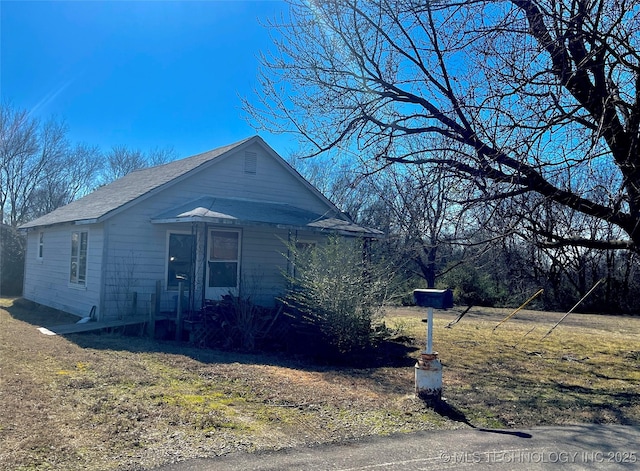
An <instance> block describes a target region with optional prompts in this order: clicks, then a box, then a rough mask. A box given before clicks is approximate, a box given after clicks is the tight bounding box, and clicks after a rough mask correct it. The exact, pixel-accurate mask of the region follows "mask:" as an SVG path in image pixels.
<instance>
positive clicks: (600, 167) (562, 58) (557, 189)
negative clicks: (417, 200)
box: [245, 0, 640, 252]
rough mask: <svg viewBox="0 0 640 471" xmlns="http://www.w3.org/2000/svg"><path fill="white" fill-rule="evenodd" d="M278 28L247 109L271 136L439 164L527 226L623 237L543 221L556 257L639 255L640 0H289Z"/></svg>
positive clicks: (313, 151) (320, 148)
mask: <svg viewBox="0 0 640 471" xmlns="http://www.w3.org/2000/svg"><path fill="white" fill-rule="evenodd" d="M271 26H273V27H275V28H277V32H278V35H274V37H275V38H276V39H275V41H276V45H277V52H276V53H275V54H273V55H271V56H265V57H263V59H262V60H263V69H262V75H261V81H260V90H259V92H260V97H261V102H259V103H257V104H256V103H253V104H251V103H249V102H245V108H246V109H247V110H248V111H249V112H250V113H251V115H252V116H253V117H254V118H255V120H256V125H257V126H262V127H264V128H267V129H269V130H272V131H290V132H291V131H292V132H295V133H297V134H298V135H299V136H301V137H302V138H303V139H304V141H305V142H306V143H307V144H309V146H310V147H309V148H308V154H309V155H317V154H320V153H323V152H327V151H336V150H337V151H340V152H345V151H350V152H358V153H361V154H364V155H367V156H369V157H370V158H371V159H381V160H386V161H392V162H401V163H413V164H425V163H429V164H435V165H438V166H441V167H442V168H445V169H446V170H447V171H449V172H452V173H453V174H456V175H459V176H461V177H464V178H466V179H468V180H469V181H471V182H473V183H474V185H475V192H474V193H475V194H474V195H472V197H473V198H474V199H475V200H477V201H478V200H483V201H486V202H491V201H495V200H496V199H499V198H510V199H511V200H512V205H511V209H512V211H517V212H518V214H519V217H522V218H525V216H529V218H530V219H531V216H532V215H542V214H544V208H545V206H546V207H547V208H551V210H552V211H555V209H556V208H569V209H570V210H571V211H572V212H575V213H580V214H582V215H583V216H584V217H586V218H589V219H592V220H595V221H603V222H605V223H606V225H613V226H615V227H617V228H619V229H620V231H621V234H620V235H621V237H620V238H618V237H617V236H618V234H615V232H611V231H606V230H605V231H596V233H595V234H594V233H591V232H585V231H582V230H572V231H570V232H566V231H565V229H566V227H565V226H564V225H560V226H555V225H549V227H544V224H543V221H542V222H541V220H533V221H530V224H528V225H527V226H526V227H527V229H528V230H529V231H532V232H533V233H534V234H537V235H538V236H540V237H543V238H544V240H545V242H546V244H547V245H548V246H552V245H558V246H562V245H567V244H569V245H579V246H585V247H591V248H608V249H610V248H614V249H615V248H623V249H630V250H633V251H636V252H637V251H640V155H639V151H638V144H639V139H640V102H639V97H640V80H639V79H638V77H640V53H639V52H638V40H639V39H640V34H639V28H640V4H639V3H638V1H636V0H510V1H509V0H503V1H489V0H486V1H485V0H461V1H453V2H444V1H434V2H424V1H420V2H418V1H415V0H370V1H359V0H316V1H313V2H307V1H303V0H290V11H289V15H288V17H286V18H283V19H281V20H280V21H275V22H273V23H272V24H271ZM416 136H420V137H421V141H420V142H421V144H422V147H420V148H417V147H416V146H415V145H414V143H415V139H416ZM435 137H444V138H445V139H446V140H447V141H448V142H451V143H453V144H452V145H451V147H452V148H453V149H454V150H455V151H456V153H455V155H452V154H443V153H442V148H441V147H440V145H439V143H440V142H442V140H441V139H440V140H438V139H435ZM430 138H434V139H433V140H432V141H430ZM443 155H446V157H443ZM594 176H595V178H594ZM604 177H606V178H604ZM604 179H608V180H609V181H610V182H611V184H610V185H609V186H607V187H606V188H602V187H601V186H600V185H601V183H600V182H601V181H603V180H604ZM518 195H527V196H531V195H539V198H534V201H536V202H537V203H538V206H537V207H536V208H535V209H536V211H535V212H528V210H529V208H528V207H526V206H525V207H523V206H521V205H519V204H518V203H519V202H521V201H528V200H529V199H528V198H520V199H518V198H516V197H517V196H518ZM523 221H524V219H523ZM522 227H525V225H524V224H523V225H522ZM572 227H573V226H572ZM589 227H594V226H593V225H592V224H589ZM547 229H549V230H547ZM612 236H614V237H615V238H612Z"/></svg>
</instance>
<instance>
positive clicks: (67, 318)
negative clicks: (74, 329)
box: [3, 298, 80, 327]
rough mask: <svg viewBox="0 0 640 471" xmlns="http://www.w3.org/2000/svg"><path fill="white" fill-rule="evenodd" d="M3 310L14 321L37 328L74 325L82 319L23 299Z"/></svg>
mask: <svg viewBox="0 0 640 471" xmlns="http://www.w3.org/2000/svg"><path fill="white" fill-rule="evenodd" d="M3 309H4V310H5V311H7V312H8V313H9V315H11V317H13V318H14V319H16V320H19V321H22V322H26V323H28V324H31V325H34V326H36V327H51V326H55V325H64V324H73V323H75V322H78V320H79V319H80V317H78V316H74V315H73V314H69V313H68V312H64V311H60V310H58V309H53V308H50V307H47V306H43V305H41V304H37V303H34V302H31V301H27V300H26V299H23V298H16V299H14V300H13V302H12V303H11V304H10V305H9V306H6V307H4V308H3Z"/></svg>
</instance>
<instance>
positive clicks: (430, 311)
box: [426, 306, 433, 354]
mask: <svg viewBox="0 0 640 471" xmlns="http://www.w3.org/2000/svg"><path fill="white" fill-rule="evenodd" d="M427 312H428V314H427V352H426V353H429V354H431V353H433V308H432V307H431V306H429V308H428V311H427Z"/></svg>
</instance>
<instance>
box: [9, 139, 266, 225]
mask: <svg viewBox="0 0 640 471" xmlns="http://www.w3.org/2000/svg"><path fill="white" fill-rule="evenodd" d="M255 139H260V138H259V137H257V136H254V137H250V138H247V139H243V140H242V141H239V142H236V143H234V144H230V145H227V146H224V147H219V148H217V149H214V150H210V151H209V152H204V153H202V154H197V155H194V156H192V157H187V158H185V159H180V160H175V161H173V162H169V163H166V164H164V165H158V166H155V167H149V168H143V169H140V170H135V171H133V172H131V173H129V174H127V175H126V176H124V177H122V178H120V179H118V180H115V181H114V182H112V183H109V184H108V185H105V186H103V187H101V188H98V189H97V190H96V191H94V192H93V193H90V194H88V195H87V196H84V197H83V198H80V199H78V200H76V201H73V202H71V203H69V204H68V205H66V206H62V207H60V208H58V209H56V210H54V211H52V212H50V213H48V214H45V215H44V216H42V217H39V218H37V219H34V220H33V221H30V222H28V223H26V224H23V225H22V226H20V228H21V229H28V228H30V227H40V226H49V225H52V224H62V223H69V222H77V221H83V222H99V221H100V220H102V219H104V218H105V217H107V216H108V215H110V214H111V213H113V212H114V211H116V210H118V209H121V208H123V207H124V206H126V205H128V204H130V203H132V202H134V201H135V200H137V199H138V198H141V197H144V196H146V195H150V194H152V193H154V192H155V191H157V190H159V189H160V188H162V187H164V186H165V185H168V184H172V183H174V182H175V181H176V180H178V179H179V178H180V177H182V176H184V175H186V174H188V173H190V172H192V171H194V170H195V169H197V168H198V167H201V166H202V165H205V164H207V163H208V162H211V161H212V160H214V159H216V158H219V157H221V156H222V155H224V154H226V153H227V152H229V151H231V150H233V149H235V148H237V147H239V146H241V145H242V144H245V143H247V142H249V141H252V140H255Z"/></svg>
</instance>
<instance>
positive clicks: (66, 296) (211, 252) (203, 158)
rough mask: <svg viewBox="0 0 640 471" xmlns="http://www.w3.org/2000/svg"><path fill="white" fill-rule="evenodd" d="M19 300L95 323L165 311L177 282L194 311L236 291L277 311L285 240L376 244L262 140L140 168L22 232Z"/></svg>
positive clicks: (374, 235)
mask: <svg viewBox="0 0 640 471" xmlns="http://www.w3.org/2000/svg"><path fill="white" fill-rule="evenodd" d="M21 229H22V230H24V231H26V233H27V250H26V261H25V276H24V294H23V295H24V297H25V298H27V299H29V300H31V301H34V302H37V303H40V304H43V305H46V306H50V307H53V308H57V309H61V310H64V311H67V312H70V313H72V314H76V315H78V316H82V317H86V316H89V315H90V314H91V315H92V316H93V317H94V318H96V319H97V320H105V321H106V320H115V319H119V318H122V317H123V316H132V315H145V314H147V313H148V312H149V309H150V308H151V306H150V304H151V299H152V295H153V294H154V293H155V292H156V289H157V288H156V287H157V281H158V280H160V281H161V296H160V309H161V311H171V310H173V309H175V306H176V301H177V292H178V286H179V283H180V282H182V283H183V285H182V286H183V287H184V292H185V296H188V303H189V307H190V308H191V309H199V308H200V307H201V306H202V305H203V304H204V302H205V300H216V299H220V298H221V296H223V295H225V294H228V293H231V294H235V295H242V296H247V297H250V298H251V300H252V301H253V302H255V303H257V304H262V305H273V303H274V301H275V298H276V297H277V296H278V295H280V294H282V293H283V292H284V290H285V289H286V280H285V277H284V276H283V270H288V269H291V267H290V266H289V264H290V262H289V257H287V253H286V252H287V245H288V243H291V242H293V243H297V244H316V243H319V242H321V241H322V240H323V239H324V238H326V237H327V235H328V234H331V233H338V234H342V235H346V236H355V237H365V238H377V237H379V236H380V235H381V233H380V232H379V231H377V230H375V229H369V228H365V227H361V226H359V225H357V224H355V223H354V222H353V221H352V220H351V219H350V218H349V217H348V216H347V215H346V214H344V213H343V212H341V211H340V210H339V209H338V208H337V207H336V206H335V205H334V204H333V203H332V202H331V201H329V200H328V199H327V198H326V197H325V196H323V195H322V194H321V193H320V191H318V190H317V189H316V188H315V187H314V186H313V185H311V184H310V183H309V182H308V181H307V180H305V179H304V178H303V177H302V176H301V175H300V174H299V173H298V172H297V171H296V170H295V169H293V167H291V166H290V165H289V164H288V163H287V162H286V161H285V160H283V159H282V158H281V157H280V156H279V155H278V154H277V153H276V152H275V151H274V150H273V149H272V148H271V147H269V145H267V144H266V143H265V142H264V141H263V140H262V139H261V138H260V137H258V136H254V137H250V138H247V139H244V140H242V141H240V142H236V143H234V144H231V145H227V146H224V147H220V148H217V149H214V150H211V151H209V152H205V153H202V154H198V155H194V156H192V157H188V158H185V159H181V160H176V161H173V162H170V163H167V164H164V165H159V166H156V167H150V168H144V169H140V170H136V171H134V172H131V173H130V174H128V175H126V176H125V177H123V178H121V179H119V180H116V181H114V182H112V183H110V184H108V185H105V186H103V187H101V188H98V189H97V190H96V191H94V192H93V193H91V194H89V195H87V196H85V197H83V198H80V199H78V200H76V201H74V202H72V203H70V204H68V205H66V206H63V207H60V208H58V209H56V210H55V211H52V212H51V213H49V214H46V215H44V216H42V217H40V218H38V219H35V220H33V221H31V222H28V223H26V224H24V225H22V226H21Z"/></svg>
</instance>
